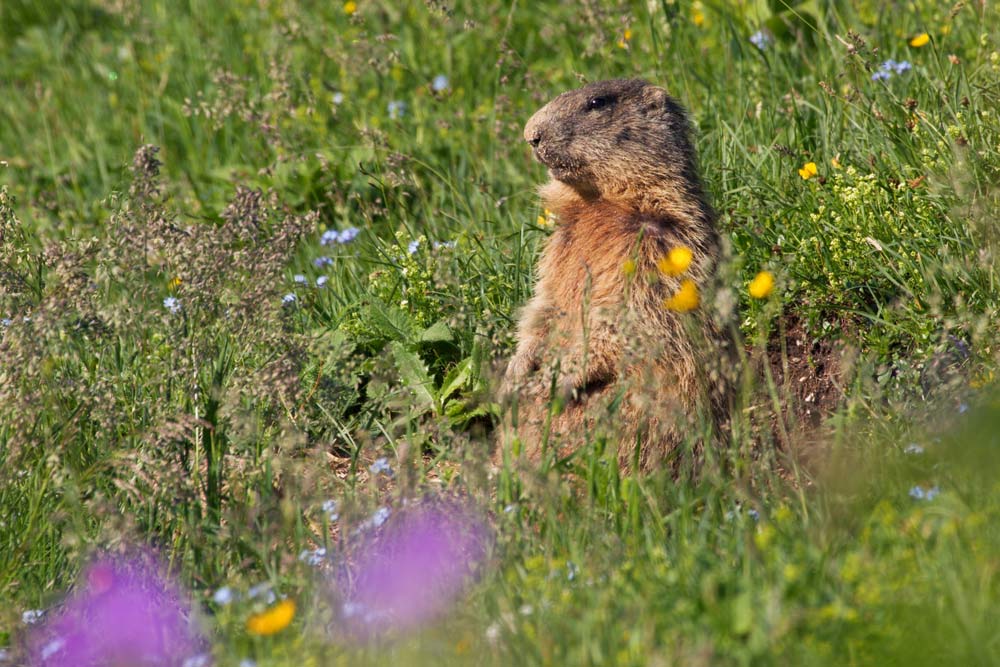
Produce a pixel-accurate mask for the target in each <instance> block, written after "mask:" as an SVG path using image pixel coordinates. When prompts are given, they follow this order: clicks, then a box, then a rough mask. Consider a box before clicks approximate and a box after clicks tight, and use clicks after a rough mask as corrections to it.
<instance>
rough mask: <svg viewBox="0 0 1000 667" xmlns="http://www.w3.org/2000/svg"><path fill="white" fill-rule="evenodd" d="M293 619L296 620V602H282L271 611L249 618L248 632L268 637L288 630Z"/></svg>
mask: <svg viewBox="0 0 1000 667" xmlns="http://www.w3.org/2000/svg"><path fill="white" fill-rule="evenodd" d="M293 618H295V602H294V601H293V600H282V601H281V602H279V603H278V604H276V605H274V606H273V607H271V608H270V609H268V610H266V611H263V612H261V613H259V614H254V615H253V616H251V617H250V618H248V619H247V632H249V633H250V634H252V635H258V636H260V637H267V636H269V635H273V634H275V633H278V632H281V631H282V630H284V629H285V628H287V627H288V624H289V623H291V622H292V619H293Z"/></svg>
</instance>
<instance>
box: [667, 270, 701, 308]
mask: <svg viewBox="0 0 1000 667" xmlns="http://www.w3.org/2000/svg"><path fill="white" fill-rule="evenodd" d="M700 302H701V297H700V296H699V295H698V286H697V285H695V283H694V281H693V280H691V279H690V278H686V279H684V280H682V281H681V287H680V289H679V290H677V293H676V294H674V295H673V296H672V297H670V298H669V299H665V300H664V301H663V306H664V307H665V308H668V309H669V310H674V311H677V312H678V313H686V312H688V311H691V310H694V309H695V308H697V307H698V304H699V303H700Z"/></svg>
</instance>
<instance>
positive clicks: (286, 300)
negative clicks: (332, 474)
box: [281, 292, 298, 305]
mask: <svg viewBox="0 0 1000 667" xmlns="http://www.w3.org/2000/svg"><path fill="white" fill-rule="evenodd" d="M297 300H298V297H297V296H295V295H294V294H292V293H291V292H289V293H288V294H286V295H285V296H283V297H281V303H283V304H285V305H291V304H293V303H295V302H296V301H297Z"/></svg>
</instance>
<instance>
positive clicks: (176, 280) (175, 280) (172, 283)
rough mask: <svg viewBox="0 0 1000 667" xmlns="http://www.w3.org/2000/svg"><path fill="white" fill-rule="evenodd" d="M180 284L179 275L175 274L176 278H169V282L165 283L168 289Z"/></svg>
mask: <svg viewBox="0 0 1000 667" xmlns="http://www.w3.org/2000/svg"><path fill="white" fill-rule="evenodd" d="M180 284H181V277H180V276H177V277H176V278H171V279H170V282H169V283H167V287H168V288H170V289H174V288H176V287H180Z"/></svg>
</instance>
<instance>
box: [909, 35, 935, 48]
mask: <svg viewBox="0 0 1000 667" xmlns="http://www.w3.org/2000/svg"><path fill="white" fill-rule="evenodd" d="M930 41H931V36H930V35H928V34H927V33H926V32H922V33H920V34H919V35H917V36H916V37H914V38H913V39H911V40H910V46H912V47H913V48H916V49H919V48H920V47H921V46H927V45H928V44H929V43H930Z"/></svg>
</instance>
